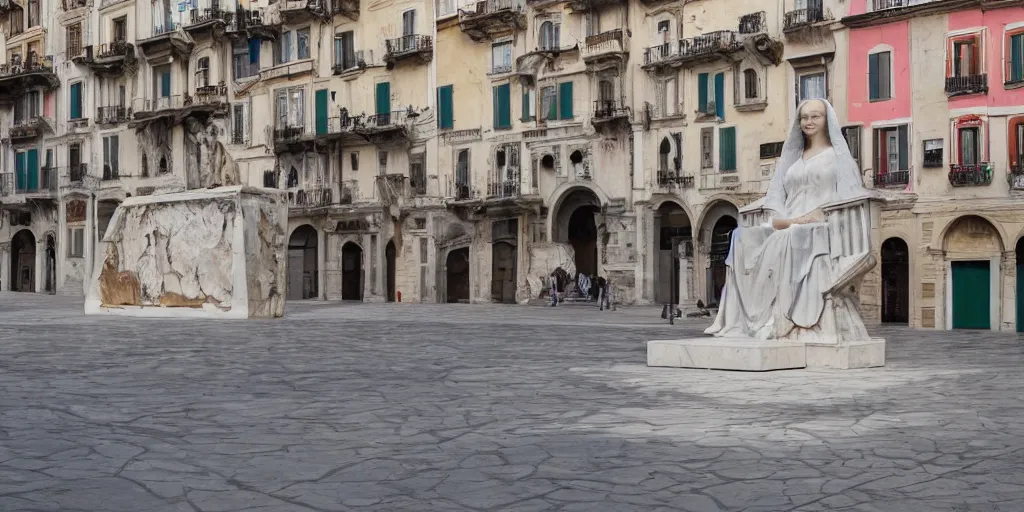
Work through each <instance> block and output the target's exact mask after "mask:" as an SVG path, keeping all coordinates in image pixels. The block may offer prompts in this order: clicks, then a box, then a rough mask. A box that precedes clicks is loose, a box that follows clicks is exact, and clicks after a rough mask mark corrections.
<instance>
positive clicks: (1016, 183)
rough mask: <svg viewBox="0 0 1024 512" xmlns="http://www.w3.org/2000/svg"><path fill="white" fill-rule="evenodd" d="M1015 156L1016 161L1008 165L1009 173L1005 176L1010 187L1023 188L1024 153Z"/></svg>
mask: <svg viewBox="0 0 1024 512" xmlns="http://www.w3.org/2000/svg"><path fill="white" fill-rule="evenodd" d="M1017 158H1018V163H1017V164H1016V165H1011V166H1010V174H1009V176H1007V178H1009V180H1010V188H1011V189H1013V190H1024V155H1021V156H1019V157H1017Z"/></svg>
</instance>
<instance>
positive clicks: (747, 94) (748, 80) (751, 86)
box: [743, 69, 758, 100]
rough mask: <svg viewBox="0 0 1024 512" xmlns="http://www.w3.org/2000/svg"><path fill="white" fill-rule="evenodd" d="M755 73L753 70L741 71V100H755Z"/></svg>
mask: <svg viewBox="0 0 1024 512" xmlns="http://www.w3.org/2000/svg"><path fill="white" fill-rule="evenodd" d="M757 89H758V87H757V71H754V70H753V69H745V70H743V98H744V99H748V100H753V99H757Z"/></svg>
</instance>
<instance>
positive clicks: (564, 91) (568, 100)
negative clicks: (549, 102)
mask: <svg viewBox="0 0 1024 512" xmlns="http://www.w3.org/2000/svg"><path fill="white" fill-rule="evenodd" d="M558 117H559V119H572V82H563V83H560V84H558Z"/></svg>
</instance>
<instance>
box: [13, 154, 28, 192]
mask: <svg viewBox="0 0 1024 512" xmlns="http://www.w3.org/2000/svg"><path fill="white" fill-rule="evenodd" d="M14 172H15V176H14V187H15V189H16V190H25V186H26V185H27V184H28V173H27V171H26V170H25V153H24V152H22V153H17V154H15V156H14Z"/></svg>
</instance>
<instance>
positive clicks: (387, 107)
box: [374, 82, 391, 115]
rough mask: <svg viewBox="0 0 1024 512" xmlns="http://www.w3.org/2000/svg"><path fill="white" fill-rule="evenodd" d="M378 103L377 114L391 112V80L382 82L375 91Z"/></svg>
mask: <svg viewBox="0 0 1024 512" xmlns="http://www.w3.org/2000/svg"><path fill="white" fill-rule="evenodd" d="M375 96H376V105H375V112H374V113H375V114H377V115H383V114H390V113H391V82H380V83H378V84H377V90H376V91H375Z"/></svg>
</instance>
